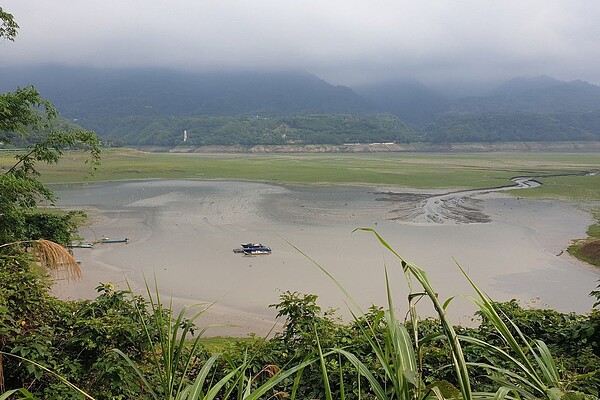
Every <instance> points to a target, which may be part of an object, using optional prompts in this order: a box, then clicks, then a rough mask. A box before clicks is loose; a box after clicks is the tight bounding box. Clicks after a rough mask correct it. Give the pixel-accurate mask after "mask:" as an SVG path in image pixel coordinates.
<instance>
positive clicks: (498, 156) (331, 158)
mask: <svg viewBox="0 0 600 400" xmlns="http://www.w3.org/2000/svg"><path fill="white" fill-rule="evenodd" d="M13 157H14V154H11V153H10V152H3V153H2V154H0V167H5V166H8V165H10V164H11V162H12V160H13V159H14V158H13ZM86 168H87V167H86V166H85V165H84V164H83V155H82V154H81V153H77V152H68V153H65V157H63V159H62V160H61V162H60V163H59V164H58V165H51V166H45V165H44V166H40V168H39V170H40V172H41V173H42V180H43V181H44V182H46V183H58V182H79V181H84V180H88V181H106V180H111V181H112V180H130V179H151V178H162V179H182V178H196V179H233V180H254V181H261V182H275V183H295V184H366V185H376V186H392V187H402V188H415V189H440V190H444V189H447V190H451V189H457V188H461V189H462V188H465V189H467V188H485V187H495V186H504V185H510V184H511V182H510V178H512V177H515V176H522V175H533V176H546V175H560V174H569V173H577V172H580V171H586V170H594V169H596V170H600V157H598V155H597V154H590V153H529V152H528V153H517V152H515V153H512V152H511V153H508V152H507V153H499V152H493V153H444V154H441V153H376V154H374V153H361V154H330V153H327V154H304V153H303V154H218V155H216V154H166V153H145V152H140V151H136V150H131V149H108V150H105V151H104V152H103V154H102V165H101V166H100V168H99V169H98V171H97V172H96V173H95V175H94V176H92V177H89V176H87V177H86V174H85V171H86ZM540 181H542V182H543V183H544V185H543V186H542V187H540V188H538V189H534V190H529V191H519V196H529V197H544V198H562V199H573V200H584V201H588V200H595V199H600V175H596V176H567V177H548V178H541V179H540Z"/></svg>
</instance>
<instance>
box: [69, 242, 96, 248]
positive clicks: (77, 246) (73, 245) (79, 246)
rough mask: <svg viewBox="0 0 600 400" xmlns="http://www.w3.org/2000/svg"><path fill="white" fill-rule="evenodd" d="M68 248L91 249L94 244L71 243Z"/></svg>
mask: <svg viewBox="0 0 600 400" xmlns="http://www.w3.org/2000/svg"><path fill="white" fill-rule="evenodd" d="M69 247H70V248H78V249H91V248H92V247H94V243H72V244H70V245H69Z"/></svg>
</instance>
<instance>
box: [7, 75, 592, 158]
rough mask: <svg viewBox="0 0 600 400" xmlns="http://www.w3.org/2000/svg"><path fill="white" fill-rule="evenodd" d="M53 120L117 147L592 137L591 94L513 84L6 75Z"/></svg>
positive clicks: (539, 80) (559, 85) (579, 86)
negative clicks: (32, 92) (29, 88)
mask: <svg viewBox="0 0 600 400" xmlns="http://www.w3.org/2000/svg"><path fill="white" fill-rule="evenodd" d="M30 83H31V84H34V85H35V87H36V88H37V89H38V90H39V91H40V93H41V94H42V95H43V96H44V97H46V98H48V99H50V100H51V101H53V102H54V104H55V105H56V106H57V108H58V110H59V111H60V112H61V113H62V115H63V116H64V117H66V118H68V119H70V120H72V121H74V122H76V123H77V124H79V125H81V126H83V127H85V128H86V129H93V130H95V131H96V132H97V133H98V134H99V135H100V136H102V137H105V138H107V139H109V140H111V141H113V142H116V143H122V144H126V145H159V146H176V145H180V144H182V142H183V131H184V130H186V131H187V132H188V142H187V143H188V144H190V145H254V144H277V145H279V144H315V143H323V144H340V143H347V142H351V143H357V142H362V143H365V142H366V143H368V142H388V141H395V142H432V143H455V142H502V141H587V140H600V87H599V86H596V85H593V84H590V83H587V82H583V81H572V82H563V81H559V80H556V79H553V78H550V77H544V76H542V77H536V78H515V79H513V80H510V81H508V82H505V83H503V84H501V85H499V86H498V87H497V88H496V89H494V90H492V91H489V92H488V93H484V94H480V95H478V96H469V97H462V98H458V99H450V98H448V97H446V96H444V95H443V94H441V93H440V92H438V91H436V90H434V89H432V88H430V87H428V86H426V85H424V84H422V83H420V82H418V81H415V80H401V81H394V82H383V83H379V84H372V85H363V86H360V87H356V88H355V89H351V88H349V87H345V86H335V85H331V84H329V83H327V82H325V81H324V80H322V79H320V78H318V77H317V76H315V75H313V74H309V73H306V72H297V71H287V72H281V71H280V72H251V71H247V72H235V71H218V72H202V73H196V72H177V71H171V70H166V69H104V70H101V69H90V68H67V67H58V66H54V67H43V68H42V67H40V68H32V69H19V70H17V69H5V70H3V71H2V74H0V92H3V91H11V90H14V89H15V88H16V87H17V86H25V85H27V84H30Z"/></svg>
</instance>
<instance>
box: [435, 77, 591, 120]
mask: <svg viewBox="0 0 600 400" xmlns="http://www.w3.org/2000/svg"><path fill="white" fill-rule="evenodd" d="M596 110H600V86H596V85H592V84H590V83H588V82H584V81H580V80H576V81H572V82H564V81H559V80H556V79H553V78H550V77H546V76H542V77H537V78H515V79H512V80H510V81H508V82H506V83H504V84H502V85H500V86H499V87H498V88H497V89H496V90H495V91H494V92H492V93H491V94H490V95H489V96H479V97H466V98H462V99H457V100H455V101H453V102H451V103H448V107H447V108H446V110H445V111H454V112H514V111H518V112H535V113H562V112H588V111H596Z"/></svg>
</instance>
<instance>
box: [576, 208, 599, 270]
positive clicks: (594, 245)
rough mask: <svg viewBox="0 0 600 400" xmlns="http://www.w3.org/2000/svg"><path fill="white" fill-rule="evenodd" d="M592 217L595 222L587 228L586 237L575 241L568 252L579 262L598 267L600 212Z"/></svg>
mask: <svg viewBox="0 0 600 400" xmlns="http://www.w3.org/2000/svg"><path fill="white" fill-rule="evenodd" d="M594 217H595V219H596V221H597V222H596V223H595V224H594V225H591V226H590V227H589V228H588V230H587V235H588V237H587V238H585V239H579V240H575V241H574V242H573V244H572V245H571V246H569V248H568V251H569V253H570V254H571V255H573V256H575V257H577V258H579V259H580V260H583V261H585V262H587V263H589V264H592V265H595V266H597V267H600V212H596V213H595V215H594Z"/></svg>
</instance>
